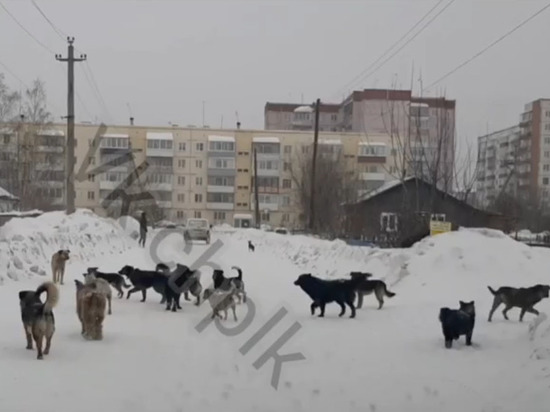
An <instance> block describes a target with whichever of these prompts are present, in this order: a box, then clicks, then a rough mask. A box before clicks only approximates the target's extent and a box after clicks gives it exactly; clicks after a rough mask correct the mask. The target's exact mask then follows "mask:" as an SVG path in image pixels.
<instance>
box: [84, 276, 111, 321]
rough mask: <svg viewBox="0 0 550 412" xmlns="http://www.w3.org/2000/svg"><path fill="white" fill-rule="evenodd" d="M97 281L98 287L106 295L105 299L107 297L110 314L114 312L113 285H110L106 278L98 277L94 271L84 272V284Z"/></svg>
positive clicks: (87, 284)
mask: <svg viewBox="0 0 550 412" xmlns="http://www.w3.org/2000/svg"><path fill="white" fill-rule="evenodd" d="M93 283H95V284H96V285H97V289H98V290H99V291H100V292H101V293H103V295H105V299H107V304H108V307H109V309H108V313H109V315H111V314H112V311H111V300H112V298H113V292H112V291H111V286H110V285H109V282H107V281H106V280H105V279H101V278H97V277H95V275H94V274H93V273H85V274H84V284H85V285H86V286H89V285H92V284H93Z"/></svg>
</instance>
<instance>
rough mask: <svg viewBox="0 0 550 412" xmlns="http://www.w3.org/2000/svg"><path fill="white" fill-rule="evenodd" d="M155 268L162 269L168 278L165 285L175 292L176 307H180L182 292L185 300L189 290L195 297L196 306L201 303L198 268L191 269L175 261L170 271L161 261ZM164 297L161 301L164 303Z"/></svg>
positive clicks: (187, 297) (187, 298)
mask: <svg viewBox="0 0 550 412" xmlns="http://www.w3.org/2000/svg"><path fill="white" fill-rule="evenodd" d="M157 270H163V273H164V275H165V276H167V278H168V283H167V287H168V288H171V289H172V291H173V293H174V294H175V299H176V307H177V308H178V309H181V306H180V297H181V294H182V293H184V295H185V300H191V299H189V292H191V294H192V295H193V296H195V297H196V298H197V301H196V302H195V305H196V306H199V305H200V303H201V293H202V285H201V282H200V272H199V271H198V270H191V269H189V267H188V266H185V265H182V264H180V263H176V268H175V269H174V270H173V271H172V272H170V270H169V269H168V266H166V265H165V264H163V263H159V264H158V265H157ZM165 300H166V297H163V299H162V301H161V303H164V301H165Z"/></svg>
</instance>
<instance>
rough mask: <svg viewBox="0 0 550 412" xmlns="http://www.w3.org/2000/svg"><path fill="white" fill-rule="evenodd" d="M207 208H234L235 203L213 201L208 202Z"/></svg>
mask: <svg viewBox="0 0 550 412" xmlns="http://www.w3.org/2000/svg"><path fill="white" fill-rule="evenodd" d="M206 208H207V209H211V210H233V208H234V204H233V203H218V202H211V203H206Z"/></svg>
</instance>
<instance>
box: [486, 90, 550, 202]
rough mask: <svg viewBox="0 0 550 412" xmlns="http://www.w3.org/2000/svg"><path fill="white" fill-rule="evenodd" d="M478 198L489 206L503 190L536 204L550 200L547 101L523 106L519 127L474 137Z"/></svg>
mask: <svg viewBox="0 0 550 412" xmlns="http://www.w3.org/2000/svg"><path fill="white" fill-rule="evenodd" d="M478 159H479V160H478V180H477V191H478V196H480V198H481V199H482V201H483V205H484V206H489V205H490V204H491V203H492V202H494V201H495V200H496V199H497V196H498V194H499V193H501V192H503V191H505V192H507V193H510V194H514V195H517V197H518V198H520V199H523V200H525V201H529V202H530V203H531V204H535V205H540V204H541V203H547V202H549V201H550V99H538V100H535V101H533V102H530V103H528V104H526V105H525V106H524V110H523V113H521V115H520V119H519V124H518V125H515V126H513V127H510V128H508V129H505V130H502V131H500V132H495V133H492V134H490V135H487V136H480V137H478Z"/></svg>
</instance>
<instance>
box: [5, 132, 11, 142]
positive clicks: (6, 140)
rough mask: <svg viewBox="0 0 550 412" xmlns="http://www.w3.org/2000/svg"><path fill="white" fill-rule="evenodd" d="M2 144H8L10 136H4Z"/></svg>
mask: <svg viewBox="0 0 550 412" xmlns="http://www.w3.org/2000/svg"><path fill="white" fill-rule="evenodd" d="M4 144H10V135H9V134H5V135H4Z"/></svg>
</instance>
